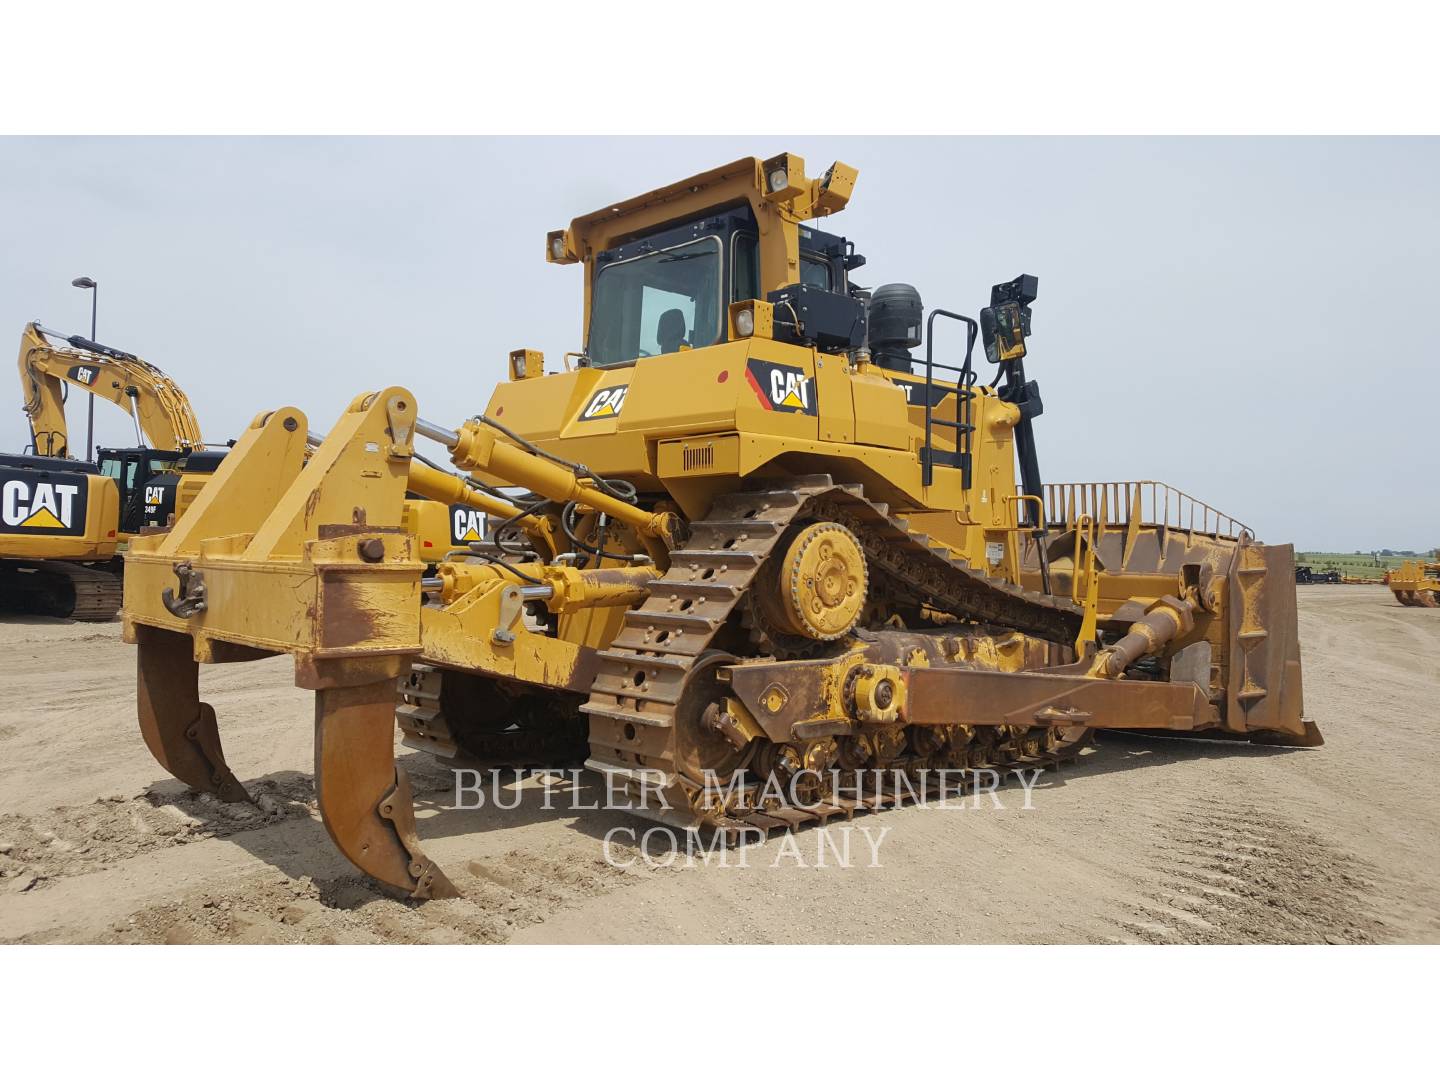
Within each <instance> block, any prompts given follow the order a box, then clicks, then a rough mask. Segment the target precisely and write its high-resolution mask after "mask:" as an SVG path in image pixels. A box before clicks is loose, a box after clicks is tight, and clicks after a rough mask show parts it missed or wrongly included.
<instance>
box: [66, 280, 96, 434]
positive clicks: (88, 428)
mask: <svg viewBox="0 0 1440 1080" xmlns="http://www.w3.org/2000/svg"><path fill="white" fill-rule="evenodd" d="M70 284H71V285H74V286H75V288H77V289H89V290H90V340H91V341H94V340H95V309H96V308H97V307H98V306H99V303H100V284H99V283H98V282H97V281H96V280H95V279H94V278H88V277H77V278H76V279H75V280H74V281H72V282H70ZM86 397H87V398H89V407H88V409H87V410H86V423H85V460H86V461H94V460H95V395H94V394H87V395H86Z"/></svg>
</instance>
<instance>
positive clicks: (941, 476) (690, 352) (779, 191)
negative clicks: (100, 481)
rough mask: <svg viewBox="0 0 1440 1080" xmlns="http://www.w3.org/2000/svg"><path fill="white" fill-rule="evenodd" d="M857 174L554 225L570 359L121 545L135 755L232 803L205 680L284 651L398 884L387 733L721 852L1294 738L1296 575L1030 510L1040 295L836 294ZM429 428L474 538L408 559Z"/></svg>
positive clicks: (285, 416) (898, 290) (273, 475)
mask: <svg viewBox="0 0 1440 1080" xmlns="http://www.w3.org/2000/svg"><path fill="white" fill-rule="evenodd" d="M855 181H856V171H855V170H854V169H853V168H850V167H848V166H846V165H844V164H842V163H839V162H837V163H836V164H834V165H833V166H831V168H830V169H828V170H827V171H826V172H825V173H824V175H823V176H821V177H818V178H811V177H809V176H807V174H806V172H805V166H804V162H803V161H802V160H801V159H800V158H799V157H798V156H796V155H793V154H782V155H779V156H777V157H774V158H770V159H767V160H762V159H758V158H744V159H741V160H739V161H735V162H732V163H730V164H728V165H725V166H722V167H720V168H717V169H713V170H711V171H709V172H705V173H702V174H700V175H698V176H693V177H690V178H689V179H686V180H684V181H681V182H680V183H677V184H672V185H669V186H667V187H664V188H660V189H658V190H656V191H653V192H650V193H648V194H646V195H642V196H640V197H638V198H634V199H630V200H627V201H625V202H620V203H617V204H615V205H613V206H607V207H604V208H602V209H601V210H599V211H597V212H595V213H592V214H589V215H586V216H583V217H579V218H576V219H575V220H574V221H572V222H571V224H570V225H569V226H568V227H567V228H564V229H560V230H557V231H555V232H552V233H550V234H549V235H548V236H547V238H546V257H547V259H548V260H549V261H550V262H552V263H557V264H576V263H578V264H581V265H582V266H583V267H584V274H585V289H584V313H585V316H584V326H585V343H584V349H583V352H582V353H580V354H578V359H577V360H576V361H575V362H574V363H573V364H572V363H570V357H569V356H567V357H566V361H565V363H564V364H563V365H562V370H547V369H546V367H545V364H544V358H543V356H542V355H541V354H540V353H538V352H536V351H533V350H527V349H519V350H516V351H515V352H513V353H512V354H511V355H510V357H509V379H508V380H507V381H505V382H503V383H501V384H500V385H499V386H497V387H496V388H495V389H494V391H493V393H491V395H490V397H489V400H488V402H487V403H486V404H485V405H484V408H483V411H481V412H479V413H477V414H476V415H474V416H471V417H469V418H468V419H465V420H463V422H460V423H458V424H455V423H453V422H452V423H449V424H446V423H439V422H437V421H436V420H435V419H427V418H423V417H422V416H421V413H420V408H419V403H418V402H417V401H416V399H415V397H414V396H413V395H412V394H411V393H410V392H409V391H407V390H406V389H404V388H403V387H400V386H390V387H385V388H383V389H379V390H374V391H370V392H366V393H362V394H360V395H358V396H357V397H355V398H354V399H353V400H352V401H351V402H350V404H349V406H348V408H347V409H346V411H345V412H344V414H343V415H342V416H341V417H340V419H339V420H338V421H337V422H336V423H335V424H334V425H333V426H331V428H330V430H329V435H328V437H327V438H326V439H325V440H324V441H323V443H322V444H321V445H320V446H319V447H318V448H317V449H316V450H315V453H314V456H313V457H312V458H311V460H310V462H309V464H308V465H307V466H305V467H304V468H303V469H302V468H301V462H302V451H303V441H302V439H301V435H303V433H304V432H305V430H306V428H307V421H306V419H305V417H304V416H303V415H302V414H301V413H300V412H299V411H298V410H295V409H289V408H282V409H277V410H274V411H271V412H265V413H261V414H260V415H258V416H257V417H256V419H255V421H254V422H253V424H252V425H251V426H250V428H249V429H248V430H247V431H246V432H245V433H244V435H243V436H242V437H241V439H240V440H239V442H238V444H237V445H236V447H235V449H234V451H233V452H232V453H231V454H230V456H229V457H228V458H227V459H226V460H225V462H224V463H223V464H222V465H221V467H220V469H219V471H218V472H217V474H216V477H215V479H214V482H213V483H212V484H211V485H209V486H208V487H207V488H206V489H205V490H204V491H203V492H202V493H201V495H200V496H199V498H197V500H196V502H195V504H194V506H193V507H192V509H191V511H190V513H189V514H187V515H186V516H185V517H184V518H182V519H181V520H180V521H179V522H178V523H177V524H176V525H175V526H174V527H173V528H172V529H170V530H169V531H168V532H165V533H156V534H154V535H147V536H143V537H140V538H138V539H137V540H136V541H135V543H134V544H133V545H132V546H131V548H130V551H129V552H128V553H127V556H126V559H127V567H128V568H127V573H126V580H125V606H124V632H125V637H126V640H127V641H129V642H131V643H133V644H135V645H136V646H137V649H138V699H137V704H138V714H139V723H140V728H141V731H142V733H143V736H144V739H145V742H146V744H147V746H148V747H149V749H150V750H151V752H152V753H153V754H154V756H155V757H156V759H157V760H158V761H159V762H160V764H161V765H162V766H163V767H164V768H165V769H167V770H168V771H169V772H170V773H171V774H172V775H174V776H176V777H178V778H180V779H181V780H183V781H185V782H186V783H188V784H190V785H191V786H193V787H195V788H197V789H200V790H202V791H208V792H212V793H215V794H216V795H218V796H219V797H220V798H222V799H244V798H246V794H245V790H244V788H243V786H242V785H241V784H240V783H239V782H238V780H237V779H236V777H235V775H234V774H233V773H232V771H231V769H230V767H229V765H228V764H227V763H226V761H225V757H224V753H223V750H222V748H221V742H220V737H219V728H218V725H217V719H216V716H215V712H214V710H213V709H212V708H211V707H210V706H209V705H208V704H206V703H205V702H204V701H202V700H201V698H200V694H199V681H198V679H199V675H198V672H199V665H200V664H203V663H224V662H232V661H244V660H249V659H253V658H258V657H263V656H270V655H275V654H277V653H288V654H290V655H292V656H293V658H294V672H295V680H296V683H297V684H298V685H300V686H302V687H306V688H309V689H311V690H313V691H314V692H315V716H314V724H315V777H316V790H317V801H318V804H319V810H320V814H321V816H322V818H323V820H324V822H325V825H326V828H327V829H328V831H329V833H330V835H331V837H332V838H333V840H334V841H335V843H336V844H337V846H338V847H339V848H340V850H341V851H342V852H343V853H344V854H345V855H346V856H347V857H348V858H349V859H350V860H351V861H352V862H353V863H354V864H355V865H356V866H358V867H359V868H360V869H362V870H363V871H364V872H366V873H367V874H369V875H371V876H373V877H374V878H376V879H378V880H379V881H382V882H385V883H387V884H388V885H391V886H394V887H396V888H398V889H401V890H403V891H404V892H405V893H407V894H409V895H411V896H414V897H421V898H423V897H434V896H446V895H453V893H454V891H455V890H454V886H453V884H452V883H451V882H450V880H449V878H447V876H446V875H445V873H444V871H443V869H442V868H441V867H439V866H437V865H436V864H435V863H434V862H433V861H432V860H431V859H430V858H429V857H428V856H427V855H426V854H425V852H424V851H423V850H422V848H421V845H420V842H419V839H418V836H417V831H416V825H415V816H414V812H413V807H412V804H411V797H410V786H409V781H408V779H407V777H406V774H405V772H404V770H403V769H401V768H399V767H398V766H397V764H396V761H395V755H394V747H395V735H396V731H395V728H396V724H397V722H398V725H399V728H400V731H401V732H402V733H403V736H404V741H405V742H406V744H408V745H409V746H412V747H418V748H420V749H422V750H425V751H428V752H430V753H433V754H436V755H439V756H441V757H443V758H454V759H457V760H466V761H467V762H476V761H478V762H482V763H485V762H489V763H510V764H529V765H536V766H539V765H546V764H559V763H563V762H567V761H572V760H584V761H585V763H586V764H587V765H588V766H589V767H590V768H591V769H593V770H595V771H596V772H598V773H600V774H603V775H604V776H605V777H606V780H607V784H608V785H609V786H610V788H611V791H612V792H615V793H617V794H620V795H622V796H623V797H624V799H625V800H626V801H627V803H628V806H629V808H630V809H631V810H633V812H634V813H636V814H637V815H640V816H642V817H646V818H652V819H656V820H659V821H661V822H667V823H672V824H674V825H676V826H678V827H681V828H703V829H715V830H721V831H724V832H726V833H728V834H734V835H737V836H739V835H746V834H749V835H753V834H754V833H755V832H756V831H759V832H761V833H765V834H768V833H769V832H770V831H771V830H775V829H791V828H796V827H800V826H803V825H804V824H806V823H808V822H816V821H824V820H827V819H829V818H831V817H833V816H835V815H844V816H848V815H851V814H854V813H856V812H861V811H868V810H874V809H879V808H883V807H885V806H888V805H893V804H896V803H899V802H904V801H907V800H908V799H910V798H912V797H914V796H915V792H916V791H917V789H918V790H919V791H921V792H922V793H923V792H924V791H926V790H930V788H929V787H927V785H930V784H933V783H941V784H943V783H944V779H943V778H944V776H945V775H946V774H947V773H949V774H952V775H953V774H955V773H957V772H958V773H959V774H960V775H961V777H962V780H963V777H964V775H965V773H966V771H967V770H970V771H974V770H982V769H987V768H997V769H1010V768H1022V767H1031V766H1033V767H1043V766H1047V765H1053V764H1056V763H1059V762H1062V761H1065V760H1068V759H1072V758H1075V757H1076V756H1077V755H1079V754H1080V753H1081V752H1082V750H1083V749H1084V748H1085V747H1087V746H1088V745H1089V744H1090V743H1091V741H1092V739H1093V735H1094V733H1095V731H1096V730H1097V729H1106V728H1109V729H1124V730H1137V731H1144V732H1152V733H1164V734H1174V735H1185V736H1195V735H1203V736H1206V737H1214V738H1225V739H1243V740H1252V741H1259V742H1268V743H1280V744H1287V745H1298V746H1317V745H1319V744H1320V743H1321V741H1322V740H1321V738H1320V734H1319V731H1318V729H1317V728H1316V726H1315V725H1314V724H1313V723H1312V722H1310V721H1308V720H1305V719H1304V717H1303V705H1302V700H1301V675H1300V656H1299V643H1298V639H1297V622H1296V611H1295V589H1294V568H1293V551H1292V549H1291V548H1290V547H1289V546H1288V545H1265V544H1261V543H1259V542H1257V541H1256V539H1255V538H1254V536H1253V534H1252V533H1251V532H1250V530H1248V529H1246V528H1245V527H1244V526H1243V525H1241V524H1240V523H1239V522H1236V521H1234V520H1233V519H1231V518H1229V517H1227V516H1225V515H1223V514H1220V513H1218V512H1217V511H1215V510H1213V509H1212V508H1211V507H1209V506H1208V505H1206V504H1204V503H1201V502H1199V501H1198V500H1195V499H1192V498H1190V497H1188V496H1186V495H1183V494H1182V493H1180V492H1178V491H1175V490H1174V489H1172V488H1169V487H1168V486H1166V485H1164V484H1160V483H1156V482H1150V481H1131V482H1116V483H1076V484H1058V485H1057V484H1045V483H1043V482H1042V480H1041V475H1040V468H1039V462H1038V456H1037V452H1036V446H1035V441H1034V437H1033V426H1032V425H1033V424H1034V422H1035V421H1036V419H1037V418H1038V417H1039V416H1040V414H1041V408H1042V406H1041V399H1040V394H1039V389H1038V386H1037V384H1036V383H1035V382H1034V381H1033V380H1031V379H1029V378H1028V377H1027V376H1026V373H1025V368H1024V362H1025V359H1026V357H1027V353H1028V339H1029V336H1030V330H1031V316H1032V304H1033V303H1034V301H1035V298H1036V295H1037V282H1036V279H1035V278H1033V277H1030V276H1026V275H1022V276H1021V277H1019V278H1016V279H1014V280H1012V281H1008V282H1004V283H1002V284H1000V285H997V286H996V287H995V288H994V289H993V290H992V294H991V297H990V303H989V304H988V305H987V306H986V307H985V308H984V309H983V310H981V311H980V313H979V316H978V318H975V317H971V316H969V315H965V314H960V313H957V312H953V311H950V310H947V309H933V310H931V311H930V312H929V313H928V316H927V315H926V314H925V313H924V308H923V305H922V303H921V300H920V297H919V294H918V292H917V291H916V290H915V289H914V288H912V287H910V286H907V285H886V286H881V287H880V288H877V289H875V290H874V291H873V292H872V291H868V290H865V289H863V288H861V287H860V286H859V285H858V284H857V283H855V282H853V281H852V280H851V274H852V272H853V271H855V270H856V269H858V268H860V267H861V266H862V265H863V264H864V261H865V260H864V257H863V256H862V255H860V254H859V253H858V252H857V251H856V249H855V246H854V244H853V243H851V242H850V241H848V240H847V239H846V238H844V237H843V236H840V235H838V234H835V233H831V232H826V231H822V230H821V229H819V228H818V227H816V225H815V224H814V223H815V222H816V220H817V219H823V218H827V217H829V216H830V215H832V214H834V213H836V212H837V211H839V210H841V209H843V208H844V206H845V205H846V204H847V202H848V200H849V198H850V196H851V192H852V189H853V186H854V184H855ZM942 329H943V330H944V332H945V337H946V339H947V340H946V341H945V342H944V344H943V345H942V344H941V343H940V342H939V341H937V338H938V337H939V336H940V332H941V330H942ZM982 342H983V355H980V354H977V353H976V346H977V344H980V343H982ZM922 344H923V346H924V353H923V355H917V354H916V353H915V352H914V351H913V350H915V349H917V348H918V347H919V346H921V345H922ZM422 439H423V440H425V441H426V442H427V444H428V443H434V444H438V445H439V446H442V447H443V448H444V449H445V451H446V452H447V453H448V455H449V459H450V461H451V462H452V463H453V465H454V467H455V468H456V469H458V470H459V472H460V473H461V474H463V475H464V476H466V477H468V480H469V483H468V484H463V485H462V486H464V487H466V489H467V492H468V494H470V495H471V496H473V497H474V501H473V503H472V505H474V506H476V507H477V508H478V509H481V510H482V511H483V512H484V513H485V514H486V515H488V517H489V519H490V522H491V524H490V525H489V527H488V529H487V531H486V533H485V535H484V537H483V538H482V539H481V540H479V541H472V542H470V543H468V544H466V545H464V546H462V547H460V548H458V549H457V550H455V551H453V552H450V553H448V554H447V557H446V558H445V559H443V560H441V561H440V562H439V563H438V564H437V565H436V567H435V570H434V572H433V573H431V572H428V571H427V566H426V563H425V561H424V560H422V559H420V558H417V555H416V551H415V549H414V544H413V542H412V540H411V538H410V537H409V536H408V535H407V534H406V532H405V531H404V529H403V527H402V519H403V509H402V507H403V500H404V495H405V492H406V490H407V488H409V489H412V490H413V489H414V488H415V485H416V483H417V467H418V468H419V470H420V472H421V474H423V470H424V469H425V468H427V467H426V466H423V465H418V463H417V459H416V449H415V447H416V443H417V441H418V440H422ZM452 479H453V478H452ZM422 482H423V481H422ZM473 485H478V487H475V486H473ZM937 778H938V779H937Z"/></svg>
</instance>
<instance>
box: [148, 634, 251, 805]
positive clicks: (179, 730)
mask: <svg viewBox="0 0 1440 1080" xmlns="http://www.w3.org/2000/svg"><path fill="white" fill-rule="evenodd" d="M136 636H137V639H138V640H137V644H138V645H139V650H138V653H139V657H138V665H139V668H138V677H137V679H136V689H137V697H138V701H137V704H138V706H139V710H138V711H139V714H140V733H141V735H143V736H144V737H145V745H146V746H148V747H149V748H150V753H152V754H153V755H155V760H156V761H158V762H159V763H160V764H161V766H162V767H163V768H164V769H165V770H166V771H167V772H169V773H170V775H171V776H173V777H175V778H176V779H177V780H181V781H183V782H185V783H186V784H189V785H190V786H191V787H192V788H194V789H195V790H197V791H208V792H210V793H211V794H212V795H215V796H216V797H217V798H220V799H223V800H224V801H225V802H247V801H249V798H250V796H249V794H248V793H247V792H246V791H245V788H244V787H243V786H242V785H241V783H240V781H238V780H236V779H235V774H234V773H232V772H231V771H230V767H229V766H228V765H226V764H225V753H224V751H223V750H222V749H221V748H220V730H219V728H218V727H216V725H215V710H214V709H212V708H211V707H210V706H209V705H208V704H207V703H206V702H203V701H201V700H200V665H199V664H198V663H197V662H196V660H195V657H194V655H193V652H192V648H193V646H192V643H191V639H190V636H189V635H188V634H176V633H172V632H171V631H169V630H159V629H156V628H154V627H150V626H139V627H136Z"/></svg>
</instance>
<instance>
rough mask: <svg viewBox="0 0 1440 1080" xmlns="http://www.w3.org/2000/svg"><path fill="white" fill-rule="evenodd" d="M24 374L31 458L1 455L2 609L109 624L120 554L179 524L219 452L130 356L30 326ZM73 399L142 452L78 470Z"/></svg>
mask: <svg viewBox="0 0 1440 1080" xmlns="http://www.w3.org/2000/svg"><path fill="white" fill-rule="evenodd" d="M19 368H20V386H21V393H22V408H23V409H24V412H25V416H26V419H27V421H28V422H29V426H30V442H29V445H28V446H27V448H26V449H27V452H26V453H23V454H5V455H0V606H3V607H5V608H6V609H9V610H19V611H24V612H29V613H34V614H43V615H51V616H58V617H69V618H76V619H87V620H104V619H109V618H112V617H113V616H114V614H115V612H116V610H117V609H118V608H119V606H120V599H121V589H120V578H119V574H120V571H121V568H122V564H121V561H120V559H119V558H118V556H117V551H118V550H119V549H120V547H121V545H123V544H124V542H125V541H126V540H127V539H129V537H131V536H133V535H135V534H136V533H138V532H140V530H141V529H142V528H145V527H154V526H160V525H164V524H165V523H166V522H167V521H169V520H170V519H171V518H172V516H174V515H176V514H179V513H181V512H182V511H183V510H184V509H185V507H186V506H188V505H189V503H190V501H191V500H193V499H194V497H195V494H196V492H198V491H199V489H200V487H201V486H203V484H204V482H205V481H206V480H207V479H208V478H209V476H210V474H211V473H213V472H214V470H215V467H216V466H217V465H218V464H219V462H220V460H221V459H222V458H223V457H224V451H212V450H207V449H206V448H205V444H204V442H203V439H202V436H201V434H200V424H199V421H198V420H197V419H196V417H195V412H194V410H193V409H192V408H191V406H190V402H189V399H188V398H186V396H185V393H184V391H183V390H181V389H180V387H179V386H178V385H177V384H176V383H175V382H174V380H172V379H171V378H170V377H169V376H167V375H166V374H165V373H164V372H163V371H161V370H160V369H159V368H157V367H155V366H154V365H153V364H148V363H146V362H145V361H144V360H142V359H140V358H139V357H138V356H135V355H133V354H132V353H127V352H123V351H121V350H119V349H114V348H111V347H109V346H107V345H102V344H100V343H99V342H95V341H90V340H88V339H86V338H83V337H80V336H78V335H62V334H59V333H58V332H56V331H53V330H47V329H45V328H44V327H42V326H40V324H39V323H30V324H28V325H27V326H26V327H25V329H24V331H23V332H22V334H21V337H20V358H19ZM71 388H75V389H79V390H82V391H84V392H85V393H90V394H94V395H96V396H97V397H101V398H104V399H105V400H107V401H110V402H113V403H114V404H116V405H118V406H119V407H120V408H122V409H123V410H125V412H127V413H128V414H129V415H130V416H131V417H132V418H133V419H134V421H135V434H136V442H137V445H136V446H134V447H128V448H123V449H114V448H108V447H107V448H101V449H100V450H99V451H98V452H97V454H96V460H95V461H94V462H85V461H77V460H76V459H75V458H74V457H73V456H72V455H71V451H70V437H69V431H68V428H67V426H66V422H65V400H66V397H67V395H68V391H69V390H70V389H71Z"/></svg>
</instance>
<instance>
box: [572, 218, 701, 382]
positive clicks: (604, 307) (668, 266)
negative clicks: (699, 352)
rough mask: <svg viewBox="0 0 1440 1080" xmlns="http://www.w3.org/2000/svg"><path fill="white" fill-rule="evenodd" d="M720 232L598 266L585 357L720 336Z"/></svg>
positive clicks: (608, 358) (607, 361)
mask: <svg viewBox="0 0 1440 1080" xmlns="http://www.w3.org/2000/svg"><path fill="white" fill-rule="evenodd" d="M720 254H721V245H720V238H719V237H716V236H706V237H702V238H700V239H699V240H692V241H690V242H688V243H684V244H677V245H676V246H674V247H670V248H664V249H663V250H661V251H652V252H650V253H649V254H648V255H641V256H638V257H637V258H633V259H626V260H624V261H623V262H616V263H611V264H610V265H609V266H605V267H602V268H601V269H600V270H599V271H598V272H597V273H596V275H595V289H594V296H593V299H592V306H591V312H590V340H589V350H588V351H589V356H590V363H592V364H593V365H595V366H596V367H614V366H615V365H616V364H628V363H629V362H630V361H632V360H636V359H638V358H639V357H642V356H660V355H661V354H663V353H673V352H679V351H680V347H681V346H682V345H685V346H689V347H690V348H692V349H698V348H701V347H702V346H705V345H713V344H714V343H715V342H716V341H717V340H719V338H720V330H721V326H720V322H721V314H722V312H721V308H720V278H721V260H720Z"/></svg>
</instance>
